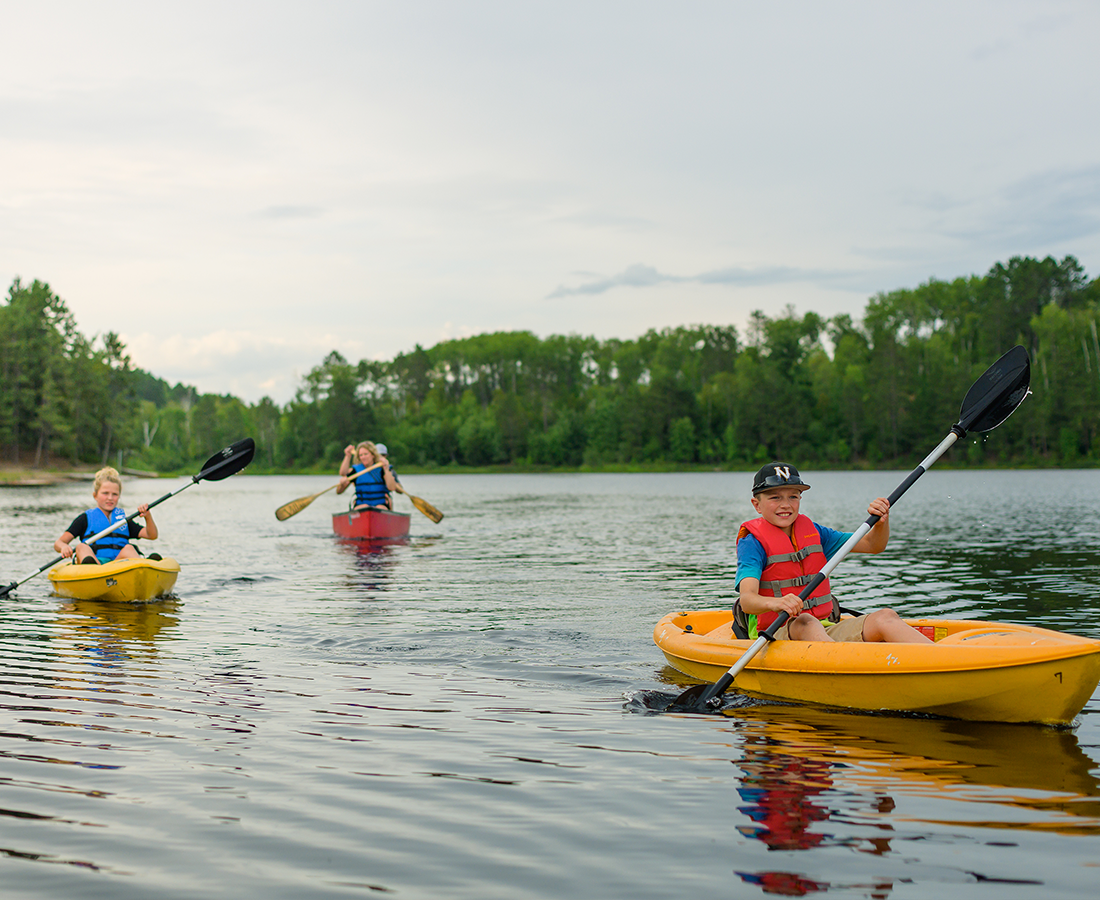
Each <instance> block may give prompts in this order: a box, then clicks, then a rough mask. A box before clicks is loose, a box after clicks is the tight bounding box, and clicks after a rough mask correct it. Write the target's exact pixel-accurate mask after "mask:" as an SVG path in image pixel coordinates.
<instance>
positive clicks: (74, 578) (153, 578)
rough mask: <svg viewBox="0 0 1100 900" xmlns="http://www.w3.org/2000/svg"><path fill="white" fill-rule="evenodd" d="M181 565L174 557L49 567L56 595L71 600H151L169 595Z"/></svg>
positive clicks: (65, 563)
mask: <svg viewBox="0 0 1100 900" xmlns="http://www.w3.org/2000/svg"><path fill="white" fill-rule="evenodd" d="M179 573H180V566H179V563H178V562H176V561H175V560H174V559H170V558H166V559H145V558H144V557H139V558H138V559H116V560H114V561H113V562H109V563H102V564H100V565H98V566H96V565H76V564H74V563H72V561H71V560H66V561H65V562H63V563H61V565H59V566H55V567H54V568H52V569H50V572H49V575H48V576H47V577H48V578H49V579H50V582H51V583H52V584H53V589H54V593H55V594H57V595H58V596H59V597H71V598H73V599H74V600H115V601H122V602H133V601H140V600H152V599H155V598H156V597H163V596H165V595H166V594H168V593H169V592H170V591H171V590H172V588H173V587H174V586H175V584H176V578H177V577H178V576H179Z"/></svg>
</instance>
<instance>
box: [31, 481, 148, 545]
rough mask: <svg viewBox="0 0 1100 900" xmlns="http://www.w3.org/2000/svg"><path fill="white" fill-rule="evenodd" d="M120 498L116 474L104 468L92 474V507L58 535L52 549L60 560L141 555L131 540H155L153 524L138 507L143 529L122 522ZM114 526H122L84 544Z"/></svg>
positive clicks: (124, 516) (146, 509) (120, 488)
mask: <svg viewBox="0 0 1100 900" xmlns="http://www.w3.org/2000/svg"><path fill="white" fill-rule="evenodd" d="M121 496H122V479H121V478H120V477H119V474H118V472H117V471H116V470H115V469H113V468H111V467H110V466H106V467H105V468H102V469H100V470H99V471H98V472H96V473H95V483H94V484H93V486H92V499H94V500H95V503H96V505H95V506H93V507H92V508H91V509H87V510H85V511H84V512H82V513H81V514H80V515H79V516H77V517H76V518H75V519H73V521H72V524H71V525H70V526H69V528H68V530H66V531H63V532H62V533H61V537H59V538H58V539H57V540H56V541H54V544H53V548H54V550H56V551H57V552H58V553H60V554H61V555H62V556H64V557H70V556H72V555H73V554H74V553H75V554H76V561H77V562H78V563H105V562H111V560H114V559H135V558H137V557H138V556H140V555H141V554H140V553H138V550H137V547H135V546H134V545H133V544H131V543H130V540H131V539H132V538H145V539H146V540H149V541H155V540H156V539H157V535H158V532H157V523H156V522H154V521H153V514H152V513H151V512H149V507H148V505H146V504H142V505H141V506H139V507H138V515H139V516H141V517H142V518H143V519H144V520H145V525H138V524H137V522H126V513H125V511H124V510H123V509H122V507H120V506H119V505H118V501H119V498H120V497H121ZM116 522H124V523H125V524H123V525H120V526H119V527H118V528H117V529H116V530H115V531H112V532H111V533H110V534H108V535H106V536H105V537H101V538H100V539H99V540H98V541H96V542H95V545H94V546H90V545H88V544H86V543H84V542H85V541H86V540H87V539H88V538H90V537H92V536H93V535H96V534H99V533H100V532H101V531H105V530H106V529H108V528H110V527H111V526H112V525H114V524H115V523H116ZM73 538H76V539H77V542H76V544H75V547H74V546H73V545H72V544H70V542H71V541H72V540H73Z"/></svg>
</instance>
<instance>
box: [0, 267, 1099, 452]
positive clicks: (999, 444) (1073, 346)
mask: <svg viewBox="0 0 1100 900" xmlns="http://www.w3.org/2000/svg"><path fill="white" fill-rule="evenodd" d="M1098 307H1100V282H1098V281H1097V280H1095V279H1094V280H1090V279H1088V278H1087V277H1086V275H1085V272H1084V269H1083V268H1082V267H1081V265H1080V264H1079V263H1078V261H1077V260H1076V259H1074V258H1073V257H1072V256H1067V257H1065V258H1064V259H1062V260H1061V261H1058V260H1055V259H1053V258H1052V257H1047V258H1045V259H1041V260H1040V259H1035V258H1031V257H1014V258H1012V259H1010V260H1009V261H1008V262H1007V263H997V264H995V265H994V266H993V267H992V268H991V269H990V270H989V272H988V273H986V274H985V275H982V276H967V277H962V278H956V279H955V280H953V281H942V280H938V279H931V280H929V281H928V282H926V283H924V284H922V285H920V286H918V287H915V288H902V289H898V290H894V291H889V292H883V293H879V294H876V295H875V296H874V297H872V298H871V299H870V300H869V301H868V303H867V306H866V309H865V310H864V314H863V317H862V319H861V320H858V321H857V320H854V319H853V318H852V317H851V316H848V315H840V316H835V317H833V318H830V319H825V318H823V317H821V316H820V315H818V314H817V313H814V312H807V313H804V314H801V315H799V314H798V313H796V312H795V310H794V309H793V308H791V307H787V308H785V309H783V310H780V311H779V312H778V313H777V314H773V315H767V314H765V313H764V312H762V311H757V312H754V313H753V314H752V316H751V317H750V320H749V323H748V326H747V327H746V328H745V329H744V331H743V333H741V332H739V331H738V329H736V328H735V327H733V326H728V325H697V326H681V327H677V328H666V329H661V330H650V331H648V332H646V333H645V334H644V335H642V336H641V337H638V338H635V339H618V338H613V339H609V340H597V339H595V338H592V337H584V336H580V335H576V334H570V335H553V336H550V337H547V338H539V337H536V336H535V335H534V334H532V333H530V332H527V331H517V332H498V333H493V334H482V335H478V336H475V337H470V338H463V339H459V340H451V341H444V342H442V343H439V344H437V345H435V346H434V347H431V348H428V349H425V348H423V347H421V346H419V345H417V346H416V347H415V348H414V349H413V350H411V351H410V352H407V353H401V354H399V355H397V356H396V357H395V358H394V359H392V360H390V361H388V362H387V361H382V362H379V361H372V360H360V361H359V362H357V363H352V362H349V361H348V360H346V359H345V358H344V357H343V356H341V355H340V354H339V353H337V352H335V351H334V352H332V353H330V354H329V355H328V356H327V357H326V358H325V359H324V360H323V361H321V363H320V364H318V365H317V366H315V367H314V368H313V369H312V370H311V371H310V372H309V373H308V374H307V375H305V377H304V378H302V380H301V383H300V385H299V386H298V389H297V391H296V394H295V396H294V398H293V399H292V400H291V401H290V402H289V403H287V404H286V405H285V406H279V405H278V404H276V403H275V402H274V401H272V400H271V399H270V398H266V397H265V398H264V399H263V400H261V401H260V402H259V403H255V404H246V403H244V402H243V401H241V400H240V399H239V398H236V397H233V396H231V395H228V394H223V395H218V394H200V393H199V392H198V391H196V390H195V389H194V388H193V387H189V386H185V385H181V384H177V385H175V386H169V385H168V384H167V383H166V382H165V381H163V380H162V379H159V378H157V377H156V376H155V375H153V374H151V373H148V372H144V371H142V370H140V369H136V368H134V367H133V366H132V364H131V361H130V359H129V357H128V356H127V354H126V352H125V347H124V346H123V344H122V342H121V340H120V339H119V337H118V335H117V334H115V333H112V332H109V333H107V334H105V335H103V336H100V337H96V338H93V339H89V338H86V337H84V336H82V335H81V334H80V333H79V331H78V329H77V328H76V325H75V322H74V320H73V317H72V315H71V313H70V312H69V311H68V309H67V307H66V305H65V303H64V301H62V300H61V299H60V298H59V297H57V296H56V295H55V294H54V293H53V292H52V291H51V290H50V289H49V286H48V285H46V284H44V283H42V282H39V281H35V282H33V283H32V284H31V285H29V286H26V285H24V284H23V283H22V282H21V281H20V280H19V279H16V280H15V282H14V283H13V284H12V286H11V289H10V290H9V292H8V295H7V298H6V302H5V303H4V304H3V305H0V377H2V380H3V391H2V397H0V446H3V447H4V448H6V449H5V453H6V455H7V457H8V458H9V460H11V461H13V462H17V463H18V462H23V463H25V464H30V465H38V466H46V465H49V464H50V461H51V460H52V459H57V458H59V457H60V458H63V459H66V460H69V461H72V462H74V463H101V462H106V461H111V462H116V461H124V463H125V465H127V466H130V467H134V468H148V469H156V470H161V471H179V470H184V469H186V468H187V466H189V465H190V464H192V463H193V462H194V461H196V460H201V459H204V458H205V457H206V456H208V455H209V453H210V452H211V450H212V449H216V448H217V447H218V446H224V445H227V444H229V443H231V442H233V441H234V440H237V439H239V438H240V437H241V436H243V435H251V436H252V437H254V438H255V440H256V443H257V446H258V452H257V458H256V463H255V464H254V467H255V468H261V469H267V470H271V471H308V470H327V469H331V468H334V467H335V466H336V465H337V463H338V461H339V459H340V455H341V450H342V448H343V447H344V446H345V445H346V444H348V443H349V442H357V441H358V440H362V439H370V440H375V441H384V442H385V443H386V444H387V445H388V448H389V453H390V456H391V458H392V459H393V460H394V462H395V464H396V465H398V466H406V467H408V466H415V467H421V468H424V469H429V470H431V469H437V468H444V467H457V466H472V467H487V466H497V467H570V468H577V467H588V468H593V469H601V468H619V467H627V468H630V467H635V468H653V467H669V466H685V467H686V466H693V465H695V466H707V467H752V466H755V465H756V464H759V463H760V462H762V461H766V460H768V459H776V458H779V459H784V458H785V459H791V460H797V461H798V462H799V464H801V465H805V466H818V467H822V466H829V467H839V466H890V465H895V464H896V465H911V464H912V462H913V461H914V460H919V459H920V458H922V457H923V456H924V455H925V454H926V453H927V452H928V450H929V449H930V448H931V447H933V446H935V445H936V444H938V443H939V441H940V440H941V439H942V437H943V435H944V434H945V433H946V432H947V430H948V429H949V428H950V426H951V424H953V423H954V422H955V420H956V418H957V416H958V410H959V404H960V402H961V400H962V397H963V395H964V394H965V393H966V390H967V388H968V387H969V386H970V384H971V383H972V382H973V381H974V380H975V379H976V378H977V377H978V376H979V375H980V374H981V373H982V372H983V371H984V370H985V368H986V367H987V366H988V365H989V364H990V363H991V362H992V361H993V360H994V359H996V358H997V357H998V356H999V355H1000V354H1001V353H1002V352H1004V351H1005V350H1007V349H1008V348H1009V347H1011V346H1013V345H1014V344H1018V343H1019V344H1023V345H1024V346H1025V347H1026V348H1027V349H1028V351H1029V353H1030V354H1031V359H1032V391H1033V394H1034V396H1033V397H1031V398H1030V399H1029V400H1028V401H1027V402H1026V403H1025V404H1024V405H1023V406H1022V407H1021V408H1020V410H1019V411H1018V412H1017V413H1016V414H1015V415H1014V416H1013V417H1012V418H1010V419H1009V420H1008V422H1006V423H1005V424H1004V425H1003V426H1001V427H1000V428H999V429H998V430H997V432H996V439H995V440H990V441H988V442H986V441H984V440H982V439H980V438H977V439H975V440H973V441H970V442H968V443H967V444H966V446H965V449H962V452H960V451H959V450H956V451H954V452H953V454H952V457H951V458H952V460H953V461H954V462H956V463H961V464H971V465H980V464H996V465H1064V466H1071V465H1092V464H1095V463H1096V462H1097V461H1098V460H1100V447H1098V446H1097V428H1098V424H1100V339H1098V335H1097V319H1098V317H1100V308H1098Z"/></svg>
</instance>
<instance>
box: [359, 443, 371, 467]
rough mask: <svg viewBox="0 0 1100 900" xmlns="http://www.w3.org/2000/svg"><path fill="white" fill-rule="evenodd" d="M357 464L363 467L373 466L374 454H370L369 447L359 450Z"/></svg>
mask: <svg viewBox="0 0 1100 900" xmlns="http://www.w3.org/2000/svg"><path fill="white" fill-rule="evenodd" d="M359 462H361V463H362V464H363V465H364V466H373V465H374V454H373V453H371V452H370V447H360V448H359Z"/></svg>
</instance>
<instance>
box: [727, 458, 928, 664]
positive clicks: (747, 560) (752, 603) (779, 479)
mask: <svg viewBox="0 0 1100 900" xmlns="http://www.w3.org/2000/svg"><path fill="white" fill-rule="evenodd" d="M809 488H810V486H809V485H808V484H806V483H805V482H804V481H803V480H802V476H801V475H799V474H798V469H796V468H795V467H794V466H792V465H790V464H789V463H783V462H773V463H768V465H766V466H764V467H763V468H761V469H760V471H759V472H757V473H756V476H755V477H754V478H753V483H752V505H753V508H754V509H755V510H756V511H757V512H758V513H760V516H759V518H756V519H750V520H749V521H748V522H745V523H743V524H742V525H741V528H740V529H739V530H738V533H737V580H736V581H735V582H734V588H735V589H736V590H737V591H738V599H737V600H736V602H735V603H734V605H733V614H734V623H735V624H734V628H735V630H737V631H738V632H739V636H743V635H740V632H744V633H745V634H747V636H748V637H750V638H756V637H757V634H758V632H760V631H763V630H764V629H765V628H767V627H768V626H769V625H770V624H771V623H772V622H774V621H775V618H776V616H778V615H779V613H781V612H786V613H787V615H789V616H790V618H789V619H788V620H787V622H786V623H785V624H784V625H783V626H782V627H781V628H780V629H779V630H778V631H777V632H776V634H775V637H776V639H777V640H795V641H898V642H905V643H931V641H930V640H929V639H928V638H927V637H925V636H924V635H923V634H921V633H920V632H919V631H917V630H916V629H915V628H913V627H912V626H911V625H908V624H907V623H905V622H904V621H902V619H901V617H900V616H898V614H897V613H896V612H894V610H892V609H880V610H876V611H875V612H873V613H870V614H868V615H865V616H855V617H852V618H846V619H843V620H841V618H840V605H839V604H838V603H837V601H836V598H835V597H834V596H833V595H832V591H831V588H830V586H829V579H828V578H826V579H825V580H824V581H823V582H822V583H821V584H820V585H818V587H817V588H816V589H815V590H814V592H813V593H812V594H811V595H810V597H809V599H808V600H807V603H806V604H805V605H804V604H803V602H802V600H801V599H799V596H798V595H799V593H800V592H801V590H802V588H803V587H804V586H805V585H806V584H807V583H808V582H809V581H810V578H811V577H812V576H814V575H816V574H817V573H818V572H820V571H821V569H822V568H823V567H824V565H825V563H826V562H827V561H828V560H829V558H830V557H831V556H832V555H833V554H834V553H836V552H837V551H838V550H839V549H840V548H841V547H842V546H843V545H844V543H845V541H847V540H848V538H850V537H851V536H852V534H851V532H843V531H835V530H834V529H832V528H825V527H823V526H821V525H818V524H817V523H816V522H813V521H811V520H810V518H809V517H808V516H805V515H802V513H801V512H800V504H801V501H802V492H803V491H807V490H809ZM867 512H868V514H869V515H875V516H879V520H878V522H876V523H875V526H874V527H873V528H872V529H871V530H870V531H868V532H867V534H865V535H864V536H863V538H862V539H861V540H860V541H859V543H857V544H856V545H855V546H854V547H853V548H852V552H854V553H881V552H882V551H883V550H885V549H886V544H887V542H888V541H889V540H890V503H889V501H888V500H887V499H886V498H885V497H877V498H875V499H874V500H872V501H871V503H870V504H869V505H868V507H867Z"/></svg>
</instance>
